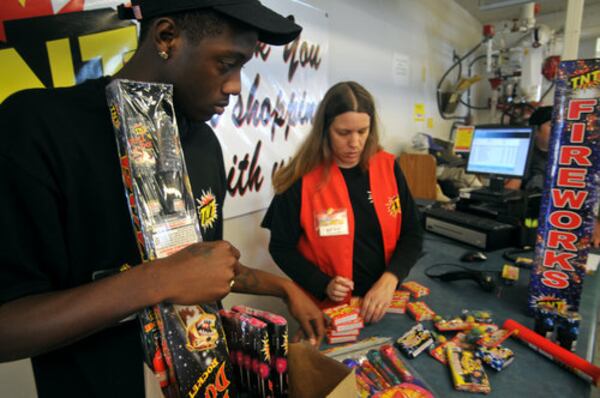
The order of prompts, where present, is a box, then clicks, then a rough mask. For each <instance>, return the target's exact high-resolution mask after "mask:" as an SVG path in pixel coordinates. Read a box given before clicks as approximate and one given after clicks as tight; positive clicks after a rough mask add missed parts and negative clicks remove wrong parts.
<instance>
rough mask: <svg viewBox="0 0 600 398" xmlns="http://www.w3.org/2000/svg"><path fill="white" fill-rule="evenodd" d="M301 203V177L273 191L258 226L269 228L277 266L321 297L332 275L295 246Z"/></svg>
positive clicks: (314, 294)
mask: <svg viewBox="0 0 600 398" xmlns="http://www.w3.org/2000/svg"><path fill="white" fill-rule="evenodd" d="M301 204H302V180H301V179H300V180H298V181H297V182H296V183H294V185H292V186H291V187H290V188H289V189H288V190H287V191H285V192H284V193H282V194H279V195H275V197H274V198H273V201H272V202H271V205H270V206H269V209H268V210H267V214H265V218H264V219H263V221H262V224H261V226H262V227H263V228H267V229H269V230H271V240H270V242H269V252H270V253H271V256H272V257H273V260H274V261H275V263H276V264H277V265H278V266H279V268H281V270H282V271H283V272H285V273H286V274H287V276H289V277H290V278H291V279H292V280H293V281H294V282H296V283H297V284H298V285H300V287H302V288H303V289H304V290H306V291H308V292H309V293H311V294H312V295H313V296H315V297H316V298H317V299H319V300H323V299H325V297H326V293H325V290H326V288H327V285H328V284H329V281H330V280H331V277H330V276H328V275H327V274H325V273H324V272H323V271H321V270H320V269H319V268H318V267H317V266H316V265H315V264H313V263H312V262H310V261H308V260H307V259H306V258H305V257H304V256H303V255H302V254H301V253H300V251H298V248H297V246H298V241H299V240H300V237H301V236H302V233H303V232H302V227H301V226H300V206H301Z"/></svg>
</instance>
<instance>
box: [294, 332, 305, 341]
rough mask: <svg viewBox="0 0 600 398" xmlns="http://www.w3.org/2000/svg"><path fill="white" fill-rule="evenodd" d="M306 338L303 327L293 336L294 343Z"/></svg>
mask: <svg viewBox="0 0 600 398" xmlns="http://www.w3.org/2000/svg"><path fill="white" fill-rule="evenodd" d="M301 340H304V332H303V331H302V329H298V331H296V333H295V334H294V336H293V337H292V343H298V342H299V341H301Z"/></svg>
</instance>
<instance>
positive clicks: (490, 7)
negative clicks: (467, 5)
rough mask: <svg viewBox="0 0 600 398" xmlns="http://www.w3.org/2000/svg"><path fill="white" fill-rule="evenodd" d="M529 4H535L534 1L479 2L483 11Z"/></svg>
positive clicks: (495, 0)
mask: <svg viewBox="0 0 600 398" xmlns="http://www.w3.org/2000/svg"><path fill="white" fill-rule="evenodd" d="M527 3H535V2H534V1H532V0H479V9H480V10H481V11H489V10H495V9H498V8H504V7H511V6H518V5H522V4H527Z"/></svg>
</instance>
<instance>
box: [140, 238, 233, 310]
mask: <svg viewBox="0 0 600 398" xmlns="http://www.w3.org/2000/svg"><path fill="white" fill-rule="evenodd" d="M239 258H240V252H239V251H238V250H237V249H236V248H235V247H233V246H232V245H231V244H230V243H229V242H226V241H217V242H200V243H195V244H193V245H190V246H188V247H186V248H185V249H183V250H181V251H179V252H177V253H175V254H173V255H171V256H169V257H166V258H163V259H160V260H156V261H155V262H154V263H155V264H148V266H149V267H157V269H159V279H158V280H157V286H161V285H162V288H161V289H164V290H163V292H164V294H163V301H167V302H170V303H175V304H187V305H190V304H198V303H206V302H211V301H215V300H220V299H222V298H223V297H225V296H226V295H227V294H229V292H230V290H231V284H232V280H233V279H234V277H235V275H236V273H237V272H236V270H237V269H238V267H239V264H238V259H239Z"/></svg>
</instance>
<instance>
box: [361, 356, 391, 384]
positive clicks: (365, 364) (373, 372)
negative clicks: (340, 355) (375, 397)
mask: <svg viewBox="0 0 600 398" xmlns="http://www.w3.org/2000/svg"><path fill="white" fill-rule="evenodd" d="M358 363H359V364H360V368H361V372H362V373H363V374H364V375H366V376H367V378H368V379H369V380H371V382H373V384H374V385H375V386H376V387H377V390H379V391H382V390H384V389H386V388H389V387H391V384H390V383H389V382H388V381H387V380H386V379H385V378H384V377H383V376H382V375H381V374H380V373H379V371H378V370H377V369H376V368H375V366H373V364H372V363H371V361H369V359H368V358H367V357H364V356H362V357H360V358H358Z"/></svg>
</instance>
